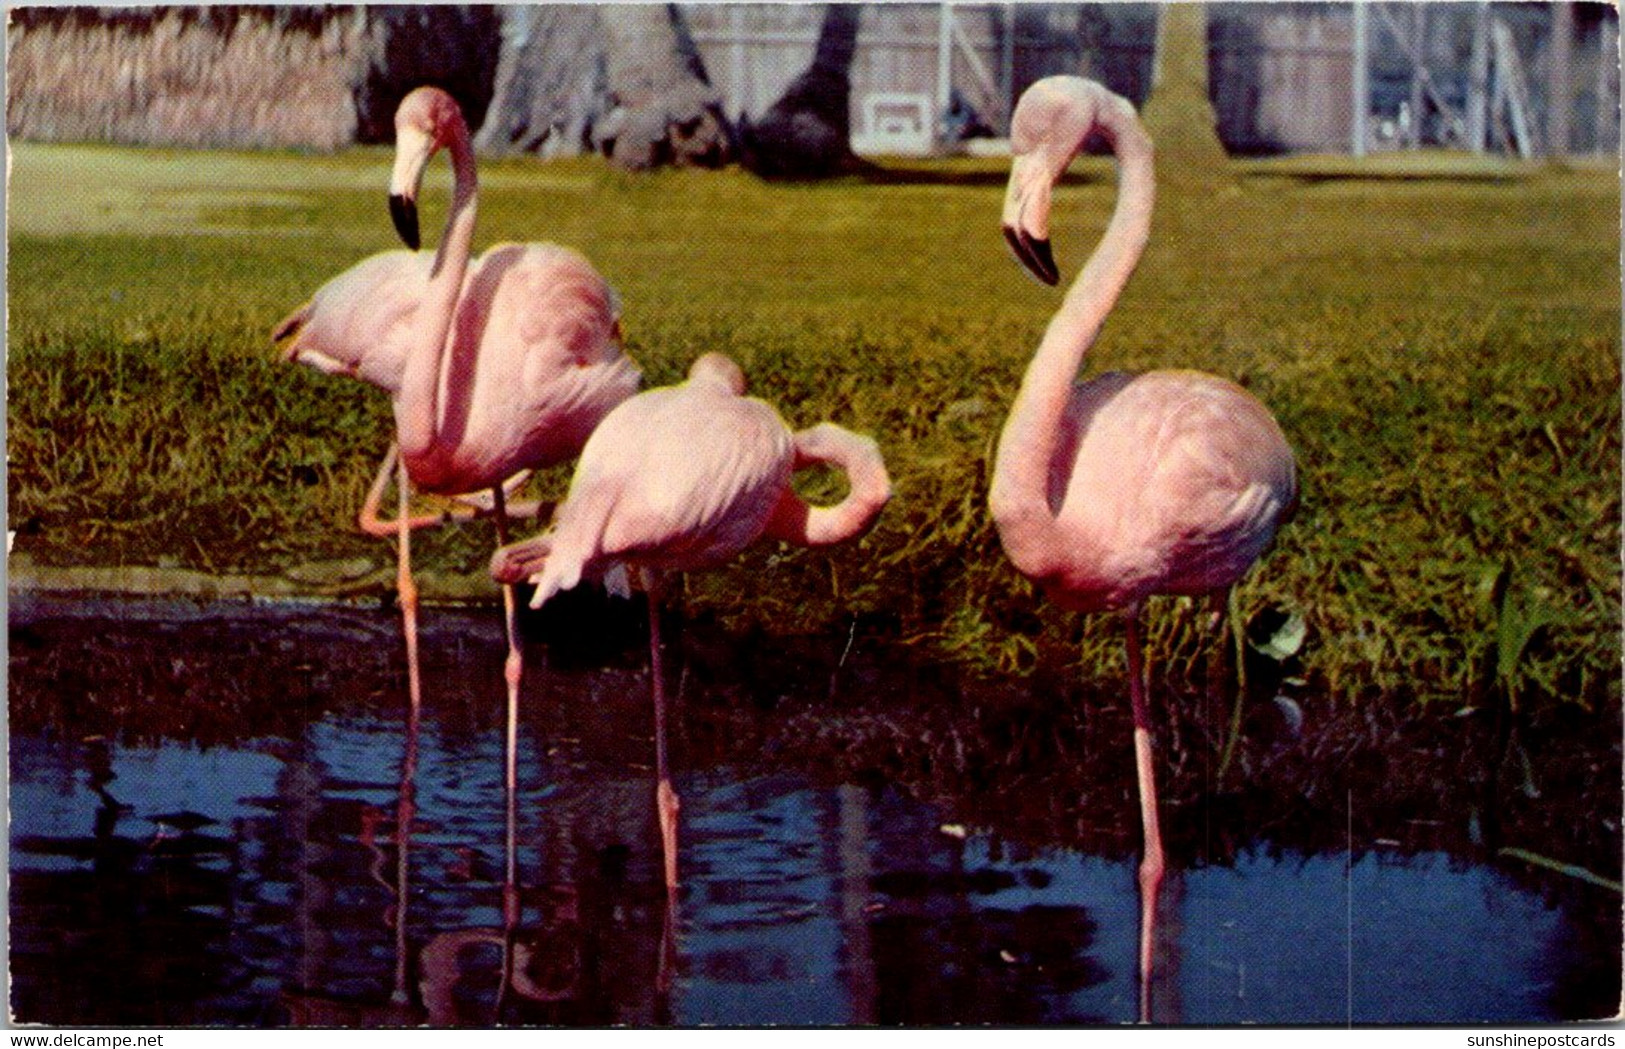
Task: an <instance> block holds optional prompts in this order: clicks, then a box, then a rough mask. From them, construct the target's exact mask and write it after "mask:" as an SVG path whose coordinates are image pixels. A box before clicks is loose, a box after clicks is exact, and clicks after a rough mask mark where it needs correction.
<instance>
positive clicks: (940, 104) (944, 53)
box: [931, 0, 954, 146]
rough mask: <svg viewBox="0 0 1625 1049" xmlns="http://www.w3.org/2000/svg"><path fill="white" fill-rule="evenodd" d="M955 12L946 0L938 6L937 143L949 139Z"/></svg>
mask: <svg viewBox="0 0 1625 1049" xmlns="http://www.w3.org/2000/svg"><path fill="white" fill-rule="evenodd" d="M953 20H954V12H953V5H952V4H950V3H947V2H946V0H944V2H943V3H942V4H941V5H939V6H938V7H937V113H936V119H935V120H933V121H932V122H931V127H932V130H933V131H934V132H935V134H936V139H937V144H938V145H939V146H940V145H943V144H945V143H946V142H947V141H948V107H949V105H951V104H952V101H953V76H954V51H953V47H954V43H953V41H954V26H953Z"/></svg>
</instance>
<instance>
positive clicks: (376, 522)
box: [356, 444, 553, 539]
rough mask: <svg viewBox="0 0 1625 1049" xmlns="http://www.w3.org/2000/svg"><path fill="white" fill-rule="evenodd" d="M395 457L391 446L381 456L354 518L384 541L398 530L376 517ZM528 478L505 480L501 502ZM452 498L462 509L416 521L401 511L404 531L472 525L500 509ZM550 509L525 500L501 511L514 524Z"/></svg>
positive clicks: (395, 450)
mask: <svg viewBox="0 0 1625 1049" xmlns="http://www.w3.org/2000/svg"><path fill="white" fill-rule="evenodd" d="M399 455H400V448H399V445H395V444H391V445H390V446H389V451H387V452H385V453H384V461H383V463H382V464H380V465H379V467H378V474H377V476H375V477H374V478H373V481H372V487H371V488H370V489H368V490H367V498H366V501H365V502H363V503H362V505H361V512H360V513H359V514H357V515H356V524H357V525H358V526H359V527H360V528H361V531H362V532H364V533H366V534H367V535H375V536H378V537H380V538H384V539H387V538H389V537H391V536H393V535H395V534H396V532H397V531H399V529H400V523H399V521H386V520H384V519H383V518H382V517H380V516H379V511H380V510H381V509H382V508H383V503H384V492H385V491H386V490H387V489H388V488H389V479H390V476H391V475H392V474H393V473H394V472H395V460H396V459H397V457H398V456H399ZM529 476H530V474H529V471H524V472H522V473H519V474H515V475H514V476H513V477H511V478H509V479H508V481H507V482H506V483H504V484H503V486H502V487H503V495H504V499H505V498H506V496H507V495H509V494H511V493H512V492H513V491H514V490H515V489H517V488H518V487H519V486H520V485H521V484H524V482H525V480H526V478H528V477H529ZM456 498H458V499H460V500H463V501H464V503H463V505H462V506H455V507H452V508H450V509H447V510H443V511H441V512H440V513H437V514H419V515H418V516H416V517H406V514H405V511H404V510H403V511H402V513H401V516H402V517H406V523H407V527H408V528H410V529H412V530H413V531H417V530H418V529H420V528H434V527H437V526H439V525H444V524H450V523H452V522H453V521H473V520H475V519H477V518H481V517H492V516H495V515H496V514H497V512H498V511H497V510H496V509H495V507H496V506H498V505H502V504H501V503H498V502H497V501H493V504H492V506H485V505H483V504H482V503H481V502H480V501H479V500H480V499H481V498H483V497H482V496H474V495H468V496H457V497H456ZM552 506H553V504H552V503H550V502H548V501H546V500H541V499H529V500H526V501H524V502H519V503H507V504H506V505H505V507H504V509H505V511H506V513H507V515H508V517H510V518H513V519H515V520H518V519H521V518H531V517H540V515H541V513H542V511H543V510H548V511H551V509H552Z"/></svg>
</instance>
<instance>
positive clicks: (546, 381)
mask: <svg viewBox="0 0 1625 1049" xmlns="http://www.w3.org/2000/svg"><path fill="white" fill-rule="evenodd" d="M395 134H396V139H395V161H394V165H393V168H392V170H391V174H390V183H389V194H390V195H389V207H390V214H391V217H392V218H393V220H394V223H395V228H396V230H397V232H398V233H399V234H400V237H401V239H402V240H403V241H405V243H406V245H407V246H408V247H409V248H411V249H412V253H406V252H399V251H395V252H386V253H383V254H381V255H376V256H373V257H372V258H369V259H366V260H363V261H362V262H361V263H359V264H357V265H356V266H354V267H352V268H351V269H350V270H348V271H346V272H345V273H343V274H340V275H339V276H338V277H336V278H334V279H333V280H332V281H330V282H329V283H328V284H327V285H325V286H323V287H322V288H321V289H320V290H319V291H317V293H316V294H315V295H314V296H313V297H312V298H311V300H310V301H309V302H308V303H306V304H305V305H304V306H302V307H301V308H300V309H298V310H296V311H294V313H293V314H291V315H290V316H289V317H288V318H287V319H286V320H284V321H283V322H282V323H281V324H280V325H278V327H277V329H276V331H275V332H274V337H275V338H276V339H278V340H284V339H291V340H292V341H291V342H290V343H289V346H288V349H287V351H286V355H287V357H288V358H289V359H290V360H295V361H300V362H302V363H306V364H309V365H311V366H313V367H316V368H318V369H320V370H323V371H327V372H337V373H341V374H349V375H353V376H356V377H358V378H361V379H363V380H364V381H367V382H371V383H373V384H374V385H377V386H380V387H381V388H383V389H385V390H387V391H388V392H389V393H390V395H391V398H392V400H393V405H394V414H395V426H396V432H397V443H396V445H395V447H392V448H391V450H390V453H389V455H388V456H386V457H385V460H384V465H383V467H382V469H381V470H380V471H379V474H378V477H377V479H376V480H375V481H374V483H373V486H372V489H371V491H370V492H369V494H368V496H367V502H366V505H365V506H364V507H363V509H362V511H361V516H360V520H361V526H362V528H363V529H364V530H365V531H367V532H369V533H370V534H374V535H381V536H388V535H394V536H396V538H397V543H398V551H399V552H398V571H397V586H398V588H399V592H400V599H401V615H402V619H403V624H404V631H405V635H406V647H407V663H408V677H409V689H410V693H411V701H412V703H413V705H414V708H415V707H416V705H417V704H418V703H419V702H420V698H421V685H420V681H419V672H418V657H417V607H418V599H417V587H416V585H415V584H414V582H413V579H412V570H411V531H412V530H413V529H414V528H418V527H422V526H425V525H429V524H435V523H439V522H441V521H442V520H446V519H449V518H450V517H452V516H454V515H449V514H448V515H444V516H418V517H413V516H411V515H410V514H409V512H408V504H409V500H410V496H411V490H412V488H413V487H416V488H417V489H419V490H422V491H425V492H430V493H434V494H438V495H447V496H454V497H458V498H460V499H462V500H464V501H465V502H467V503H471V504H473V506H474V509H475V511H476V512H488V513H490V514H491V515H492V516H493V517H494V518H495V520H496V526H497V536H498V542H499V544H502V543H506V542H507V541H508V533H507V519H508V517H509V512H510V508H509V507H508V505H507V501H506V497H507V495H508V493H509V491H510V490H511V488H513V487H514V486H515V483H516V481H519V480H522V478H523V476H524V475H525V474H526V473H527V472H528V471H529V470H530V469H532V468H535V467H540V466H548V465H552V464H554V463H558V462H563V461H565V460H568V459H570V458H572V457H574V456H575V455H576V454H577V453H578V452H579V451H580V450H581V447H582V446H583V445H584V444H585V443H586V440H587V437H588V435H589V434H591V433H592V430H593V428H594V427H595V426H596V425H597V424H598V422H599V421H600V420H601V419H603V417H604V416H605V415H607V414H608V413H609V411H610V409H611V408H613V407H614V406H615V405H617V404H619V403H620V402H621V401H623V400H625V399H626V398H628V397H630V396H631V395H632V394H634V393H636V392H637V388H638V382H639V373H638V369H637V366H636V365H635V364H633V363H632V361H631V360H630V359H629V358H628V357H627V356H626V355H625V354H624V353H622V351H621V346H620V324H619V305H618V302H617V300H616V296H615V292H614V291H613V289H611V288H610V286H609V285H608V284H607V283H606V282H605V281H604V279H603V278H602V277H601V276H599V275H598V273H597V272H596V271H595V270H594V269H593V268H592V266H591V265H590V264H589V263H588V262H587V260H586V259H584V258H582V257H581V256H580V255H579V254H577V253H576V252H574V251H571V250H569V249H567V248H562V247H559V246H557V245H553V244H504V245H500V246H498V247H495V248H492V249H491V250H489V251H487V252H486V253H485V255H484V256H483V257H481V258H479V259H471V251H472V245H473V239H474V224H475V216H476V213H477V210H478V209H477V204H478V196H479V180H478V175H477V173H476V171H475V162H474V152H473V147H472V145H471V142H470V137H469V131H468V124H467V123H466V122H465V121H464V119H463V114H462V111H461V110H460V109H459V108H458V106H457V103H456V101H455V100H453V99H452V97H451V96H450V95H448V94H447V93H446V92H444V91H442V90H440V89H439V88H434V87H421V88H418V89H416V90H414V91H412V92H411V93H410V94H408V95H407V96H406V97H405V98H404V99H402V100H401V103H400V106H399V108H398V109H397V110H396V113H395ZM442 149H444V150H446V151H447V153H448V155H449V156H450V158H451V166H452V174H453V188H452V200H451V206H450V209H449V211H448V213H447V217H446V225H445V232H444V235H443V236H442V237H441V240H440V244H439V246H438V248H437V249H436V251H435V253H434V257H433V260H432V262H430V263H428V264H427V265H425V264H424V262H423V258H422V256H420V255H417V254H415V252H416V251H417V248H418V246H419V237H418V220H417V198H418V193H419V190H420V188H421V186H422V181H423V175H424V171H425V169H426V168H427V166H428V164H429V161H430V160H431V159H432V158H433V157H434V155H435V154H436V153H437V152H439V151H440V150H442ZM397 460H398V467H399V470H398V477H397V480H396V489H397V494H398V498H399V512H398V514H397V516H396V518H395V520H394V521H393V522H389V521H382V520H380V519H379V516H378V508H379V505H380V503H381V502H382V499H383V494H384V491H385V489H386V488H387V486H388V483H389V475H390V472H391V471H392V470H393V469H394V468H395V467H396V466H397ZM486 491H489V493H490V494H489V499H488V501H487V500H482V499H481V498H479V497H478V495H477V493H483V492H486ZM471 493H476V494H471ZM513 509H514V510H515V511H516V512H517V511H518V508H513ZM527 510H528V508H527ZM467 514H468V510H467V509H466V508H465V509H463V510H462V512H461V513H460V514H459V515H458V516H466V515H467ZM503 599H504V605H505V610H506V618H507V633H508V661H507V665H506V667H505V676H506V678H507V682H508V720H509V737H510V738H509V742H510V748H509V750H510V753H509V766H510V776H511V775H512V771H513V763H514V757H513V753H512V749H513V748H512V743H513V733H514V727H515V719H516V709H517V704H518V687H519V680H520V677H521V675H522V657H521V649H520V645H519V639H518V627H517V621H516V614H517V610H516V603H515V597H514V594H513V589H512V587H505V588H504V593H503Z"/></svg>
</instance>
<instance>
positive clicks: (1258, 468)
mask: <svg viewBox="0 0 1625 1049" xmlns="http://www.w3.org/2000/svg"><path fill="white" fill-rule="evenodd" d="M1097 133H1098V134H1099V135H1101V136H1102V137H1103V138H1104V139H1105V140H1106V141H1107V142H1108V143H1109V144H1110V145H1111V147H1112V150H1113V153H1114V154H1115V155H1116V158H1117V163H1118V170H1119V175H1118V184H1119V190H1118V199H1117V204H1116V207H1115V209H1114V211H1113V213H1112V217H1111V221H1110V223H1109V224H1108V225H1107V227H1106V232H1105V234H1104V235H1103V236H1102V238H1101V241H1100V243H1099V245H1098V246H1097V247H1096V249H1095V252H1094V254H1093V255H1092V256H1091V257H1090V258H1089V261H1088V263H1087V264H1086V265H1085V266H1084V268H1083V272H1082V273H1081V274H1080V275H1079V276H1078V279H1077V280H1076V281H1075V282H1074V283H1073V285H1072V287H1071V288H1070V289H1069V290H1068V291H1067V293H1066V297H1065V299H1064V301H1063V302H1062V304H1061V308H1060V309H1059V310H1058V311H1057V312H1056V314H1055V317H1054V319H1053V320H1051V321H1050V325H1049V328H1048V330H1046V332H1045V333H1044V338H1043V341H1042V342H1041V343H1040V344H1039V347H1038V352H1037V353H1036V354H1035V355H1034V357H1033V359H1032V362H1031V364H1030V365H1029V366H1028V368H1027V373H1026V376H1025V377H1024V378H1023V379H1022V383H1021V388H1020V391H1019V392H1018V393H1017V394H1016V398H1015V402H1014V404H1013V405H1012V406H1011V409H1010V417H1009V419H1008V420H1007V421H1006V423H1005V426H1004V431H1003V433H1002V434H1001V436H1000V438H999V447H998V454H997V459H996V462H995V464H994V474H993V483H992V488H991V492H990V495H989V505H990V508H991V510H992V514H993V521H994V524H995V525H996V526H997V528H998V532H999V539H1000V542H1001V543H1002V544H1003V546H1004V550H1005V553H1006V554H1007V555H1008V556H1009V558H1010V560H1011V562H1012V563H1013V564H1014V565H1015V567H1016V568H1017V570H1018V571H1020V572H1021V573H1022V574H1024V575H1026V576H1027V577H1029V578H1030V579H1032V580H1033V581H1034V582H1035V583H1037V584H1038V586H1039V587H1040V588H1041V589H1042V590H1044V591H1045V592H1046V594H1047V595H1048V596H1049V597H1050V598H1051V599H1053V600H1054V601H1055V602H1056V603H1057V604H1059V605H1061V606H1063V607H1066V608H1072V609H1079V610H1083V611H1102V610H1116V611H1120V612H1121V613H1122V614H1123V618H1124V623H1125V628H1126V647H1127V652H1128V664H1129V694H1130V701H1131V706H1132V711H1133V718H1134V753H1135V771H1136V777H1137V779H1138V782H1139V791H1140V816H1141V822H1142V826H1143V830H1144V836H1145V852H1144V856H1143V859H1142V861H1141V864H1140V872H1139V882H1140V893H1141V904H1140V906H1141V918H1140V1016H1141V1019H1142V1020H1149V1019H1150V1010H1151V1001H1150V994H1151V991H1150V988H1151V970H1152V957H1151V945H1152V940H1153V935H1154V931H1155V922H1156V900H1157V891H1158V888H1159V886H1160V885H1161V882H1162V876H1163V868H1164V857H1163V850H1162V838H1161V834H1160V831H1159V829H1158V824H1157V793H1156V784H1155V777H1154V775H1153V769H1152V750H1151V719H1150V714H1149V708H1148V705H1147V699H1146V694H1145V667H1144V658H1143V654H1142V651H1141V639H1140V610H1141V608H1142V607H1143V606H1144V604H1145V602H1146V600H1147V599H1148V598H1149V597H1151V596H1152V595H1154V594H1191V595H1201V594H1214V595H1217V594H1222V593H1223V592H1224V591H1226V590H1227V589H1228V588H1229V587H1230V586H1231V585H1233V584H1234V583H1235V582H1236V581H1237V580H1239V579H1240V578H1241V577H1242V575H1244V574H1245V573H1246V571H1247V569H1248V568H1249V567H1250V566H1251V565H1252V564H1253V562H1254V561H1256V560H1257V559H1258V557H1259V555H1260V554H1261V553H1262V552H1263V550H1264V548H1265V546H1267V545H1268V543H1269V542H1270V540H1271V538H1272V537H1273V536H1274V535H1275V531H1276V529H1277V527H1278V526H1279V525H1280V524H1281V523H1282V521H1283V520H1284V519H1285V518H1286V517H1287V515H1288V514H1289V512H1290V510H1291V509H1292V507H1293V506H1294V504H1295V503H1296V501H1297V473H1296V465H1295V463H1294V461H1293V456H1292V450H1291V448H1289V447H1288V446H1287V443H1286V439H1285V437H1284V436H1282V434H1281V429H1280V427H1279V426H1278V425H1277V424H1276V422H1275V419H1274V417H1273V416H1271V415H1270V412H1269V409H1267V408H1265V407H1264V405H1263V404H1261V403H1260V402H1259V401H1258V399H1257V398H1255V397H1253V396H1252V395H1251V394H1250V393H1248V392H1247V391H1245V390H1243V389H1242V388H1241V387H1240V386H1237V385H1236V384H1235V383H1232V382H1229V381H1228V380H1225V379H1221V378H1218V377H1216V376H1212V375H1206V374H1203V373H1201V372H1195V371H1152V372H1145V373H1142V374H1138V375H1134V374H1129V373H1125V372H1107V373H1105V374H1102V375H1099V376H1096V377H1095V378H1093V379H1091V380H1089V381H1088V382H1084V383H1077V382H1076V378H1077V373H1078V369H1079V367H1080V366H1081V365H1082V363H1083V359H1084V357H1085V356H1086V355H1087V354H1088V352H1089V350H1090V349H1091V347H1093V345H1094V343H1095V340H1096V338H1097V337H1098V335H1099V334H1100V330H1101V328H1102V326H1103V325H1104V324H1105V321H1106V317H1107V315H1108V314H1110V312H1111V310H1112V307H1113V306H1114V305H1115V304H1116V302H1117V299H1118V296H1119V295H1120V294H1121V293H1122V291H1123V288H1124V287H1125V286H1126V285H1127V283H1128V280H1129V277H1130V276H1131V275H1132V274H1133V272H1134V269H1135V266H1136V265H1137V264H1138V263H1139V260H1140V256H1141V254H1142V252H1143V251H1144V250H1145V247H1146V244H1147V241H1148V239H1149V237H1150V230H1151V210H1152V204H1153V201H1154V198H1155V175H1154V171H1153V159H1152V152H1153V151H1152V146H1151V139H1150V138H1149V136H1147V135H1146V133H1145V130H1144V128H1143V127H1142V126H1141V125H1140V121H1139V118H1138V117H1137V115H1136V114H1135V112H1134V107H1133V106H1131V105H1130V104H1129V103H1128V102H1127V101H1126V100H1124V99H1122V98H1120V97H1118V96H1117V95H1114V94H1112V93H1111V92H1109V91H1107V90H1106V89H1105V88H1104V87H1101V86H1100V85H1099V84H1096V83H1093V82H1091V81H1087V80H1083V79H1080V78H1078V77H1050V78H1047V79H1044V80H1040V81H1038V82H1037V83H1035V84H1033V85H1032V87H1030V88H1029V89H1028V90H1027V91H1026V93H1025V94H1023V95H1022V97H1021V100H1020V102H1019V103H1018V104H1017V106H1016V111H1015V114H1014V116H1013V118H1012V122H1011V138H1010V142H1011V151H1012V153H1013V155H1014V159H1013V161H1012V165H1011V171H1010V181H1009V189H1008V193H1007V194H1006V197H1005V204H1004V233H1005V239H1006V240H1007V241H1008V242H1009V244H1010V247H1011V249H1012V250H1013V251H1014V253H1015V255H1016V258H1017V259H1018V260H1019V261H1020V262H1021V263H1022V264H1023V265H1024V266H1026V267H1027V269H1029V270H1030V271H1031V272H1032V273H1033V274H1034V275H1035V276H1036V277H1038V278H1039V279H1040V280H1042V281H1043V282H1045V283H1046V284H1055V283H1057V281H1058V280H1059V276H1060V274H1059V270H1058V268H1057V267H1056V265H1055V261H1054V255H1053V253H1052V251H1051V248H1050V241H1049V211H1050V198H1051V190H1052V188H1053V187H1054V185H1055V183H1056V182H1057V181H1058V180H1059V179H1060V177H1061V175H1062V174H1063V173H1064V172H1065V171H1066V168H1067V166H1068V165H1069V164H1070V163H1071V162H1072V160H1073V158H1074V157H1076V156H1077V155H1078V153H1079V152H1080V151H1081V150H1082V148H1083V145H1084V143H1085V141H1086V140H1087V139H1088V138H1089V137H1090V136H1091V135H1093V134H1097Z"/></svg>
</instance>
